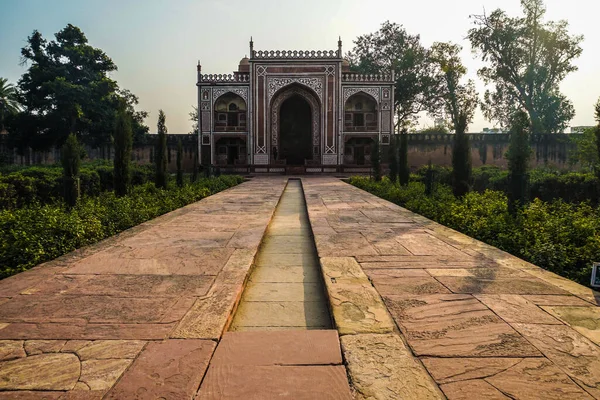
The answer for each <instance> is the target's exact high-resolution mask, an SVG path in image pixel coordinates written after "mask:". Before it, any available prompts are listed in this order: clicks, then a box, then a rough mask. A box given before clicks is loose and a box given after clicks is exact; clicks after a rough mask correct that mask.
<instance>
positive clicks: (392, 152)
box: [388, 135, 398, 185]
mask: <svg viewBox="0 0 600 400" xmlns="http://www.w3.org/2000/svg"><path fill="white" fill-rule="evenodd" d="M388 150H389V162H390V174H389V178H390V181H391V182H392V184H393V185H395V184H396V181H397V180H398V145H397V140H396V135H391V137H390V145H389V149H388Z"/></svg>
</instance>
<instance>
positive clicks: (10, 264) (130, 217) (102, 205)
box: [0, 176, 243, 278]
mask: <svg viewBox="0 0 600 400" xmlns="http://www.w3.org/2000/svg"><path fill="white" fill-rule="evenodd" d="M242 181H243V178H241V177H239V176H220V177H218V178H205V179H201V180H199V181H198V182H196V183H194V184H188V185H184V186H183V187H181V188H178V187H169V189H167V190H163V189H157V188H156V187H155V186H154V183H147V184H144V185H140V186H137V187H134V188H133V190H132V193H131V194H130V195H127V196H124V197H116V196H115V195H114V193H113V192H105V193H102V194H100V195H99V196H96V197H88V198H83V199H81V200H80V201H79V203H78V204H77V205H76V206H75V207H74V208H73V209H72V210H70V211H69V210H68V209H67V208H66V206H65V205H64V204H63V203H54V204H46V205H42V204H31V205H28V206H25V207H22V208H19V209H15V210H3V211H0V278H5V277H7V276H10V275H13V274H16V273H18V272H21V271H24V270H26V269H28V268H31V267H33V266H35V265H38V264H40V263H43V262H45V261H48V260H51V259H54V258H56V257H58V256H61V255H63V254H66V253H68V252H70V251H73V250H75V249H77V248H79V247H82V246H86V245H89V244H92V243H95V242H97V241H99V240H102V239H104V238H107V237H109V236H112V235H114V234H116V233H119V232H121V231H123V230H125V229H128V228H131V227H132V226H135V225H138V224H140V223H142V222H145V221H148V220H150V219H152V218H155V217H158V216H159V215H162V214H165V213H167V212H169V211H172V210H175V209H177V208H180V207H183V206H185V205H187V204H190V203H193V202H195V201H198V200H200V199H202V198H204V197H206V196H209V195H211V194H214V193H217V192H219V191H222V190H224V189H227V188H229V187H232V186H235V185H237V184H239V183H241V182H242ZM0 190H2V186H0Z"/></svg>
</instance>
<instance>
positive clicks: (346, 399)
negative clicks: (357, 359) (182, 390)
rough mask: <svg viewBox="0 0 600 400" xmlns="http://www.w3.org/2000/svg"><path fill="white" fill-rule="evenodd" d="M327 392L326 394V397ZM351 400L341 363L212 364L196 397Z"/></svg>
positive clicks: (249, 399)
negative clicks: (304, 364) (286, 364)
mask: <svg viewBox="0 0 600 400" xmlns="http://www.w3.org/2000/svg"><path fill="white" fill-rule="evenodd" d="M325 396H326V397H325ZM275 398H276V399H294V400H313V399H318V398H327V399H331V400H338V399H339V400H351V399H352V394H351V392H350V387H349V386H348V380H347V379H346V369H345V368H344V367H343V366H341V365H328V366H323V365H315V366H238V365H227V366H218V367H213V366H211V367H210V368H209V370H208V372H207V374H206V377H205V378H204V380H203V382H202V386H201V387H200V390H199V392H198V395H197V397H196V399H198V400H209V399H221V400H226V399H232V400H233V399H236V400H237V399H247V400H262V399H275Z"/></svg>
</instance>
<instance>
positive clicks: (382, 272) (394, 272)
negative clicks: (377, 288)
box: [363, 268, 430, 281]
mask: <svg viewBox="0 0 600 400" xmlns="http://www.w3.org/2000/svg"><path fill="white" fill-rule="evenodd" d="M363 271H364V272H365V274H367V276H368V277H369V279H371V281H375V280H381V281H384V280H389V279H398V280H400V279H403V278H415V277H419V278H422V277H430V275H429V273H428V272H427V270H424V269H416V268H415V269H401V268H396V269H393V268H386V269H368V268H363Z"/></svg>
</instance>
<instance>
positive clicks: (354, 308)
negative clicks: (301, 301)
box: [321, 257, 395, 335]
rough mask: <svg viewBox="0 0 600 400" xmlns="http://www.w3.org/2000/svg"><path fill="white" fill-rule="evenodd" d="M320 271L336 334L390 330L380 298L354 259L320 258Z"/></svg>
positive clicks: (387, 315)
mask: <svg viewBox="0 0 600 400" xmlns="http://www.w3.org/2000/svg"><path fill="white" fill-rule="evenodd" d="M321 268H322V272H323V278H324V281H325V286H326V288H327V292H328V296H329V304H330V306H331V309H332V314H333V319H334V321H335V324H336V327H337V330H338V332H339V333H340V335H346V334H358V333H389V332H392V331H393V330H394V327H395V325H394V322H393V321H392V319H391V318H390V316H389V314H388V312H387V310H386V307H385V305H384V304H383V301H382V300H381V297H380V296H379V294H378V293H377V291H376V290H375V288H374V287H373V286H372V285H371V283H370V282H369V280H368V278H367V276H366V275H365V274H364V272H362V269H361V268H360V265H358V263H357V262H356V260H355V259H354V258H351V257H337V258H336V257H326V258H322V259H321Z"/></svg>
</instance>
